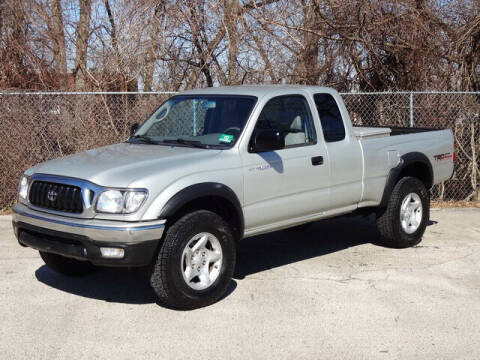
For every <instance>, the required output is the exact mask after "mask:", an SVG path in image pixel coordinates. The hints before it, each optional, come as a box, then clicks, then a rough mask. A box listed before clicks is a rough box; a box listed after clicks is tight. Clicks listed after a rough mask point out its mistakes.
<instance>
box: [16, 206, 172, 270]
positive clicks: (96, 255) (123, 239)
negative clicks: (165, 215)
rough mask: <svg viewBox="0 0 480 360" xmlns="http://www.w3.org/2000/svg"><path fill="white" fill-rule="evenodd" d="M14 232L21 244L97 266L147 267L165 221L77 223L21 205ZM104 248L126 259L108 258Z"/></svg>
mask: <svg viewBox="0 0 480 360" xmlns="http://www.w3.org/2000/svg"><path fill="white" fill-rule="evenodd" d="M13 211H14V214H13V218H12V222H13V228H14V232H15V235H16V237H17V239H18V241H19V243H20V244H21V245H23V246H28V247H31V248H33V249H37V250H41V251H46V252H51V253H55V254H58V255H63V256H66V257H71V258H75V259H79V260H88V261H90V262H92V263H93V264H94V265H106V266H143V265H147V264H149V263H150V261H151V260H152V257H153V255H154V253H155V249H156V247H157V244H158V242H159V240H160V239H161V237H162V235H163V231H164V229H165V221H164V220H162V221H148V222H121V221H107V220H95V219H77V218H68V217H62V216H57V215H51V214H47V213H42V212H39V211H35V210H31V209H29V208H28V207H26V206H25V205H22V204H17V205H15V206H14V208H13ZM101 247H113V248H121V249H124V256H123V257H122V258H106V257H103V256H102V254H101V251H100V248H101Z"/></svg>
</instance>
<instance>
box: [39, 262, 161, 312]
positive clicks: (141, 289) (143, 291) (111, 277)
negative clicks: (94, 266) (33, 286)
mask: <svg viewBox="0 0 480 360" xmlns="http://www.w3.org/2000/svg"><path fill="white" fill-rule="evenodd" d="M142 270H143V269H128V268H102V269H99V270H98V271H96V272H94V273H92V274H89V275H87V276H82V277H69V276H65V275H61V274H57V273H56V272H54V271H53V270H51V269H50V268H48V267H47V266H46V265H43V266H41V267H40V268H38V269H37V270H36V271H35V276H36V278H37V280H38V281H40V282H42V283H44V284H46V285H48V286H51V287H53V288H55V289H57V290H61V291H65V292H68V293H70V294H74V295H78V296H83V297H87V298H92V299H97V300H102V301H107V302H115V303H125V304H151V303H155V302H156V297H155V294H154V292H153V290H152V289H151V288H150V285H149V282H148V278H147V276H146V272H145V271H142Z"/></svg>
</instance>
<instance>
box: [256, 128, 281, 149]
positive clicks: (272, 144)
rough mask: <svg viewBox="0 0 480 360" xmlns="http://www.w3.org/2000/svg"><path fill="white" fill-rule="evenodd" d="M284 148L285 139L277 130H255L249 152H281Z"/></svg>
mask: <svg viewBox="0 0 480 360" xmlns="http://www.w3.org/2000/svg"><path fill="white" fill-rule="evenodd" d="M284 147H285V137H284V136H283V135H282V134H281V133H280V132H279V131H277V130H272V129H262V130H256V131H255V133H254V135H253V137H252V142H251V144H250V151H251V152H255V153H259V152H266V151H274V150H281V149H283V148H284Z"/></svg>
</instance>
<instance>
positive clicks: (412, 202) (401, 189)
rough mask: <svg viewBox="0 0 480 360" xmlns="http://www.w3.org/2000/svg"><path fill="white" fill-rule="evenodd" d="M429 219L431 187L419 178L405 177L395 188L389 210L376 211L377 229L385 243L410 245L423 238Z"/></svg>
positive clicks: (401, 246)
mask: <svg viewBox="0 0 480 360" xmlns="http://www.w3.org/2000/svg"><path fill="white" fill-rule="evenodd" d="M402 205H404V209H406V210H402ZM419 205H421V207H419ZM408 207H410V210H408V209H407V208H408ZM418 210H420V211H418ZM429 219H430V196H429V192H428V190H427V189H426V188H425V185H424V184H423V182H421V181H420V180H419V179H417V178H414V177H404V178H402V179H400V180H399V181H398V182H397V184H396V185H395V187H394V188H393V191H392V193H391V195H390V199H389V200H388V204H387V207H386V209H384V210H383V211H382V213H380V214H377V229H378V231H379V233H380V237H381V240H382V242H383V243H384V244H385V245H386V246H388V247H392V248H398V249H401V248H407V247H411V246H414V245H417V244H419V243H420V241H422V236H423V233H424V232H425V228H426V227H427V223H428V221H429ZM417 224H418V225H417Z"/></svg>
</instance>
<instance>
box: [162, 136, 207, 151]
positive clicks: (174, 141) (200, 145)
mask: <svg viewBox="0 0 480 360" xmlns="http://www.w3.org/2000/svg"><path fill="white" fill-rule="evenodd" d="M162 143H167V144H181V145H190V146H193V147H197V148H201V149H208V148H210V145H208V144H204V143H202V142H200V141H197V140H186V139H182V138H178V139H167V140H163V141H162Z"/></svg>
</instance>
